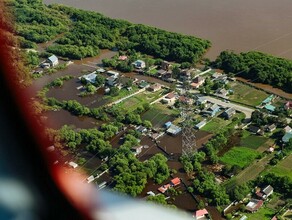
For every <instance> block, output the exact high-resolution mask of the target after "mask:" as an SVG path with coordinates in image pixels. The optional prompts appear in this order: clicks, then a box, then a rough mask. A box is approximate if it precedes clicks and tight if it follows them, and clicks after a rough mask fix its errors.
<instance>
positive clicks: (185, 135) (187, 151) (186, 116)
mask: <svg viewBox="0 0 292 220" xmlns="http://www.w3.org/2000/svg"><path fill="white" fill-rule="evenodd" d="M188 91H189V88H188V86H187V85H186V83H184V96H185V97H186V99H189V100H191V95H190V93H189V92H188ZM192 112H193V109H192V107H191V105H190V103H189V102H188V101H186V103H184V105H183V107H182V108H181V116H182V118H183V122H182V155H183V156H191V155H192V154H193V153H194V152H196V151H197V148H196V146H197V145H196V136H195V130H194V126H193V125H192V123H191V122H192V118H191V115H192Z"/></svg>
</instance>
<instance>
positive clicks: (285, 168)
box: [264, 154, 292, 180]
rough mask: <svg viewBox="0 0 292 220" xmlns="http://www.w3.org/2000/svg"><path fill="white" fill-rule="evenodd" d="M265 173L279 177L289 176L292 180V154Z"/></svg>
mask: <svg viewBox="0 0 292 220" xmlns="http://www.w3.org/2000/svg"><path fill="white" fill-rule="evenodd" d="M264 173H275V174H276V175H279V176H288V177H289V178H290V179H291V180H292V154H290V155H289V156H287V157H286V158H285V159H284V160H282V161H280V162H279V163H278V164H277V165H276V166H273V167H271V168H268V169H267V170H266V171H265V172H264Z"/></svg>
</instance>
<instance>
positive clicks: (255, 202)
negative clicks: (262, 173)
mask: <svg viewBox="0 0 292 220" xmlns="http://www.w3.org/2000/svg"><path fill="white" fill-rule="evenodd" d="M273 192H274V188H273V187H272V186H271V185H268V186H266V187H265V188H259V187H257V188H256V191H255V195H256V197H257V198H252V199H251V200H250V201H249V203H247V205H246V207H245V209H246V210H247V211H249V212H251V213H254V212H256V211H258V210H259V209H260V208H261V207H262V206H263V204H264V200H266V199H267V198H268V197H269V196H270V195H272V194H273Z"/></svg>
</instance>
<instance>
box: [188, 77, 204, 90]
mask: <svg viewBox="0 0 292 220" xmlns="http://www.w3.org/2000/svg"><path fill="white" fill-rule="evenodd" d="M204 82H205V78H204V77H201V76H198V77H196V78H195V79H194V80H193V82H192V83H191V87H193V88H195V89H198V88H199V87H200V86H201V85H203V84H204Z"/></svg>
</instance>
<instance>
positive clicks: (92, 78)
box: [78, 71, 97, 83]
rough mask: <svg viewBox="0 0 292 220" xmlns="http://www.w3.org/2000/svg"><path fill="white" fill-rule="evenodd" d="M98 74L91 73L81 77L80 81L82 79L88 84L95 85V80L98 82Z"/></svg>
mask: <svg viewBox="0 0 292 220" xmlns="http://www.w3.org/2000/svg"><path fill="white" fill-rule="evenodd" d="M96 76H97V74H96V72H95V71H94V72H92V73H89V74H86V75H83V76H81V77H79V78H78V79H79V80H81V79H82V78H84V79H85V80H86V81H87V82H89V83H95V80H96Z"/></svg>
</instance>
